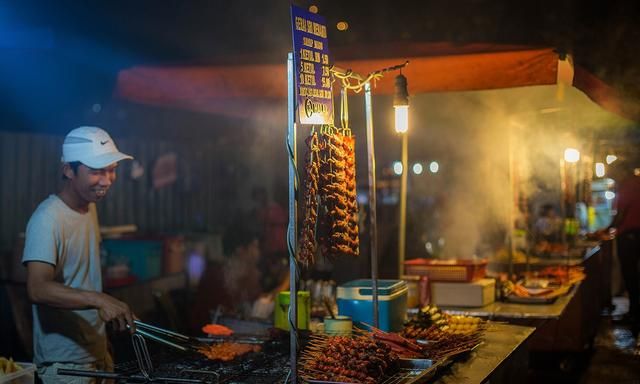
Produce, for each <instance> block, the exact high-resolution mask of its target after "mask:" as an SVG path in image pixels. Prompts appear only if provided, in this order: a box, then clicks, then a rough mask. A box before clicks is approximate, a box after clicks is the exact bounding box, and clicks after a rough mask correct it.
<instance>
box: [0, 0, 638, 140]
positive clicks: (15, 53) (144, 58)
mask: <svg viewBox="0 0 640 384" xmlns="http://www.w3.org/2000/svg"><path fill="white" fill-rule="evenodd" d="M295 3H296V4H298V5H300V6H302V7H305V8H306V7H308V6H309V5H311V4H316V5H317V6H318V7H319V13H320V14H321V15H323V16H325V17H326V19H327V24H328V26H329V41H330V42H331V47H333V48H338V47H342V46H349V47H354V49H357V47H358V46H359V45H363V44H374V45H375V44H376V43H383V42H386V43H389V42H399V41H430V42H437V41H448V42H453V43H460V44H463V43H473V42H488V43H510V44H524V45H533V46H552V47H556V48H558V50H560V51H564V52H569V53H572V54H573V55H574V59H575V62H576V64H578V65H581V66H583V67H585V68H586V69H588V70H589V71H590V72H592V73H594V74H595V75H597V76H598V77H600V78H601V79H603V80H604V81H605V82H607V83H608V84H610V85H612V86H614V87H615V88H616V89H617V90H619V91H620V92H621V93H622V94H623V95H625V96H626V97H628V98H631V99H637V98H639V97H640V65H639V64H640V60H639V55H640V54H639V53H638V52H640V49H639V48H640V27H638V23H637V20H638V16H639V15H640V11H639V10H640V5H639V4H640V3H639V2H634V1H606V2H605V1H578V0H559V1H494V0H466V1H455V0H454V1H451V0H448V1H445V0H429V1H420V2H417V1H402V0H401V1H380V0H373V1H340V2H338V1H329V0H324V1H295ZM289 4H290V2H289V1H285V0H274V1H249V0H239V1H179V0H175V1H166V0H164V1H157V0H156V1H147V0H139V1H121V0H116V1H65V0H63V1H44V0H41V1H34V0H26V1H13V2H10V1H3V2H1V3H0V129H3V130H29V131H42V132H50V133H60V134H62V133H64V132H66V131H67V130H68V128H69V126H70V125H73V124H75V122H76V121H78V120H79V119H78V118H79V117H82V116H83V114H86V113H87V110H90V109H91V108H93V107H94V105H95V104H100V105H102V104H103V103H105V101H108V100H110V99H112V92H113V88H114V85H115V79H116V75H117V73H118V71H119V70H121V69H123V68H128V67H131V66H133V65H142V64H145V65H159V64H165V65H170V64H176V65H177V64H186V63H190V64H205V63H223V62H224V63H234V62H237V63H240V62H241V63H246V62H247V57H248V56H247V55H250V56H251V57H252V60H255V61H260V62H282V61H283V60H284V59H283V58H284V57H286V52H287V51H289V50H290V47H291V41H290V40H291V33H290V20H289V18H290V16H289ZM339 21H346V22H347V23H348V24H349V28H348V29H347V30H346V31H338V30H337V29H336V28H335V25H336V23H337V22H339ZM256 57H257V59H256ZM335 60H336V61H339V60H340V57H335ZM72 122H73V123H72ZM134 133H135V132H134ZM174 134H177V133H174Z"/></svg>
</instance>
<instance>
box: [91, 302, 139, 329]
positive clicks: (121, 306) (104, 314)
mask: <svg viewBox="0 0 640 384" xmlns="http://www.w3.org/2000/svg"><path fill="white" fill-rule="evenodd" d="M97 307H98V314H99V315H100V318H101V319H102V320H104V321H105V322H107V323H111V324H112V325H113V327H114V329H118V330H120V331H124V330H126V329H127V325H128V326H129V332H130V333H134V332H135V331H136V326H135V324H134V322H133V320H134V319H135V316H134V315H133V312H131V309H130V308H129V306H128V305H127V304H126V303H123V302H122V301H120V300H117V299H114V298H113V297H111V296H109V295H107V294H104V293H101V294H100V297H99V300H98V304H97Z"/></svg>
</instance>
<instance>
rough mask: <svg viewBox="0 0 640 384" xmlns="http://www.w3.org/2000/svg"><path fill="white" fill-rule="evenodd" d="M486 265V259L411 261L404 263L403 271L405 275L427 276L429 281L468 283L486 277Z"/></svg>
mask: <svg viewBox="0 0 640 384" xmlns="http://www.w3.org/2000/svg"><path fill="white" fill-rule="evenodd" d="M487 263H488V261H487V260H486V259H482V260H465V259H453V260H436V259H413V260H408V261H405V263H404V269H405V274H407V275H417V276H427V277H428V278H429V279H430V280H431V281H460V282H470V281H475V280H478V279H482V278H483V277H484V276H485V275H486V273H487Z"/></svg>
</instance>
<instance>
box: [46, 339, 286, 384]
mask: <svg viewBox="0 0 640 384" xmlns="http://www.w3.org/2000/svg"><path fill="white" fill-rule="evenodd" d="M145 337H148V335H145ZM131 340H132V344H133V349H134V352H135V355H136V359H135V360H132V361H127V362H124V363H121V364H117V365H116V367H115V370H114V372H100V371H97V372H95V371H85V370H70V369H60V370H58V374H59V375H68V376H82V377H95V378H106V379H112V380H114V381H115V382H116V383H193V384H225V383H226V384H232V383H233V384H241V383H247V384H249V383H251V384H274V383H282V382H283V381H284V380H285V378H286V377H287V374H288V371H289V360H288V350H287V349H286V348H285V346H284V345H283V344H282V343H281V342H279V341H262V342H260V344H261V345H262V350H261V351H259V352H252V353H249V354H247V355H245V356H241V357H239V358H237V359H235V360H233V361H230V362H221V361H212V360H209V359H208V358H207V357H206V356H204V355H202V354H200V353H197V352H194V351H193V349H184V348H176V347H175V346H172V345H171V344H170V343H164V342H163V343H162V344H157V343H153V347H154V349H153V353H149V349H148V347H147V342H146V341H145V339H144V338H143V337H142V335H140V334H134V335H132V338H131ZM151 340H155V341H159V340H157V339H154V338H151ZM198 342H200V343H202V342H204V341H203V340H202V339H199V340H198ZM250 342H252V343H255V342H256V341H255V340H251V341H250ZM169 346H171V347H170V348H169Z"/></svg>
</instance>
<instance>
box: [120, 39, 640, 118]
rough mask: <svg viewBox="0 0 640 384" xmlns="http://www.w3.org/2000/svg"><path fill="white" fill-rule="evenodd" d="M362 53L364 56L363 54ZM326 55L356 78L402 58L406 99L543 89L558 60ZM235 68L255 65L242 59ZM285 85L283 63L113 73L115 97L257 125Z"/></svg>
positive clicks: (595, 90)
mask: <svg viewBox="0 0 640 384" xmlns="http://www.w3.org/2000/svg"><path fill="white" fill-rule="evenodd" d="M367 52H370V53H372V54H371V55H369V56H366V55H367ZM333 57H335V58H336V60H335V62H336V65H338V66H340V67H341V68H345V69H352V70H353V71H355V72H357V73H359V74H361V75H366V74H368V73H371V72H373V71H376V70H379V69H382V68H386V67H390V66H394V65H397V64H401V63H403V62H404V61H406V60H408V61H409V65H408V66H407V67H405V68H404V69H403V73H404V74H405V75H406V76H407V78H408V79H409V93H410V94H420V93H428V92H443V91H471V90H483V89H499V88H512V87H522V86H529V85H549V84H555V83H556V82H557V81H558V54H557V53H556V52H555V50H554V49H553V48H533V47H524V46H516V45H490V44H471V45H461V46H458V45H453V44H450V43H408V44H394V45H388V46H375V47H357V48H356V49H352V48H349V49H348V50H341V49H337V50H334V51H333ZM365 57H366V58H365ZM341 58H344V59H341ZM232 61H233V60H232ZM241 62H253V63H255V62H259V61H258V59H252V58H244V59H242V60H241ZM572 72H573V71H572ZM575 73H576V79H575V85H576V86H577V87H578V88H579V89H581V90H582V91H583V92H585V93H586V94H587V95H588V96H589V97H590V98H591V99H592V100H594V101H595V102H597V103H599V104H600V105H601V106H603V107H604V108H606V109H608V110H610V111H612V112H615V113H618V114H621V115H623V116H625V117H630V118H633V117H638V116H640V111H638V110H637V108H636V109H635V110H634V109H633V108H631V107H629V106H625V105H624V103H623V102H622V101H621V100H622V98H621V97H620V96H619V95H618V94H617V93H616V92H615V90H613V89H612V88H611V87H608V86H606V85H605V84H604V83H602V82H601V81H599V80H598V79H597V78H595V77H594V76H593V75H591V74H590V73H588V72H587V71H585V70H582V69H580V70H576V72H575ZM572 75H573V73H572ZM570 81H571V80H569V83H570ZM286 84H287V78H286V64H285V60H284V59H283V61H282V63H278V64H235V65H197V66H196V65H190V66H159V67H152V66H137V67H133V68H129V69H125V70H122V71H120V73H119V74H118V83H117V89H116V95H117V96H118V97H120V98H122V99H125V100H129V101H133V102H137V103H142V104H149V105H156V106H163V107H174V108H184V109H189V110H194V111H199V112H207V113H214V114H222V115H226V116H232V117H245V118H257V119H264V118H269V117H278V118H279V116H275V115H279V114H280V113H281V111H282V108H280V107H278V108H275V107H276V106H281V105H282V104H283V102H284V101H285V100H286V95H287V86H286ZM393 85H394V83H393V81H392V80H389V79H382V80H380V81H378V82H377V84H375V85H374V87H375V88H374V94H392V93H393ZM336 88H337V87H336ZM334 91H336V90H335V89H334ZM274 114H275V115H274Z"/></svg>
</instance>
